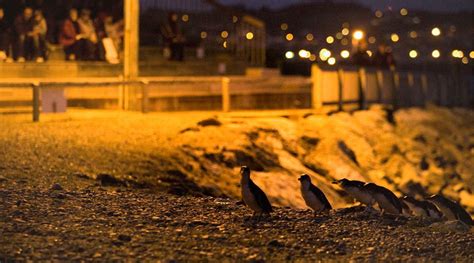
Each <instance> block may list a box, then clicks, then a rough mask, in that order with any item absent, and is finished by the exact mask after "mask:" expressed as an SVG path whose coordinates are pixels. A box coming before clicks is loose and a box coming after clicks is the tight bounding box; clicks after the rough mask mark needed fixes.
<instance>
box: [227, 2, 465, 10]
mask: <svg viewBox="0 0 474 263" xmlns="http://www.w3.org/2000/svg"><path fill="white" fill-rule="evenodd" d="M220 1H221V2H222V3H229V4H236V3H240V4H245V5H246V6H248V7H251V8H259V7H261V6H268V7H283V6H285V5H289V4H292V3H298V2H304V1H306V2H311V0H220ZM313 1H318V0H313ZM333 1H334V2H359V3H362V4H364V5H366V6H369V7H371V8H372V9H382V10H386V9H388V8H389V7H392V8H394V9H400V8H402V7H406V8H408V9H410V8H411V9H418V10H420V9H421V10H429V11H445V12H452V11H460V10H471V11H472V10H474V1H473V0H333Z"/></svg>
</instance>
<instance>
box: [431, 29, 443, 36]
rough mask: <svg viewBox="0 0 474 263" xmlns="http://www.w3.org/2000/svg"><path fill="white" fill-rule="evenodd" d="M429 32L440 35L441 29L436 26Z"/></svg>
mask: <svg viewBox="0 0 474 263" xmlns="http://www.w3.org/2000/svg"><path fill="white" fill-rule="evenodd" d="M431 34H432V35H433V36H435V37H437V36H439V35H441V30H440V29H439V28H437V27H434V28H433V29H431Z"/></svg>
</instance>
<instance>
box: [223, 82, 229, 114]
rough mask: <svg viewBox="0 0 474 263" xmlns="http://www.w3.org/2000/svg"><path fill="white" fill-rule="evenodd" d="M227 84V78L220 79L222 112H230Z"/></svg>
mask: <svg viewBox="0 0 474 263" xmlns="http://www.w3.org/2000/svg"><path fill="white" fill-rule="evenodd" d="M229 82H230V79H229V78H228V77H223V78H222V111H223V112H229V111H230V91H229Z"/></svg>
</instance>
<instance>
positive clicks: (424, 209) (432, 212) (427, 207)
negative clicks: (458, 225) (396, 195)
mask: <svg viewBox="0 0 474 263" xmlns="http://www.w3.org/2000/svg"><path fill="white" fill-rule="evenodd" d="M403 203H404V204H405V205H407V206H408V207H409V208H410V210H411V211H412V212H413V214H414V215H415V216H421V217H429V218H433V219H441V217H443V214H442V213H441V212H440V211H439V210H438V208H436V206H435V205H433V204H432V203H430V202H428V201H419V200H416V199H415V198H413V197H411V196H405V197H403V198H402V204H403Z"/></svg>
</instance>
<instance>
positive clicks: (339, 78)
mask: <svg viewBox="0 0 474 263" xmlns="http://www.w3.org/2000/svg"><path fill="white" fill-rule="evenodd" d="M337 83H338V88H339V91H338V93H339V94H338V106H337V110H338V111H343V110H344V96H343V95H344V70H343V69H342V68H339V69H337Z"/></svg>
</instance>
